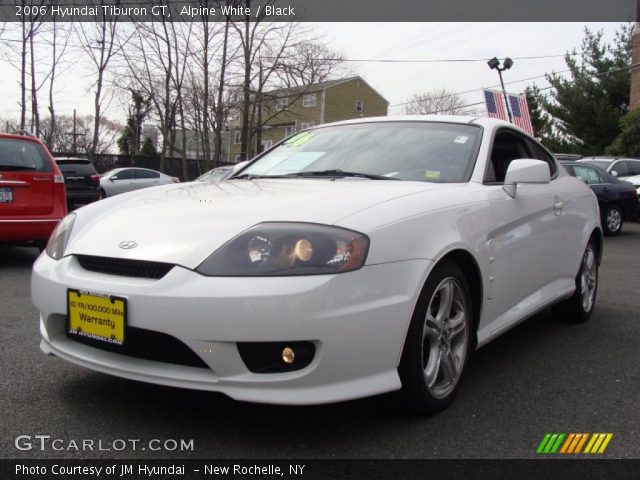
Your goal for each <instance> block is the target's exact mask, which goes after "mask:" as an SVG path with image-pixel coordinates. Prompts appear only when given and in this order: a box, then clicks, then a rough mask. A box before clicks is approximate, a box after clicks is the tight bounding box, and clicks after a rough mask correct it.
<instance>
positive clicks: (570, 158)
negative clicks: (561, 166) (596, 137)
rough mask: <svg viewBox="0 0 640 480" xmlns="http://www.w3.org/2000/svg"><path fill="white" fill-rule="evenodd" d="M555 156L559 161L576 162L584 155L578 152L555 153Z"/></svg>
mask: <svg viewBox="0 0 640 480" xmlns="http://www.w3.org/2000/svg"><path fill="white" fill-rule="evenodd" d="M553 156H554V157H556V160H558V161H559V162H565V161H567V162H575V161H576V160H580V159H581V158H582V155H580V154H577V153H554V154H553Z"/></svg>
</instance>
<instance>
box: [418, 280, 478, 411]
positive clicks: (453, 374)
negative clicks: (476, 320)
mask: <svg viewBox="0 0 640 480" xmlns="http://www.w3.org/2000/svg"><path fill="white" fill-rule="evenodd" d="M468 316H469V307H468V305H467V299H466V297H465V295H464V293H463V290H462V286H461V285H460V283H459V282H458V280H456V279H455V278H453V277H447V278H445V279H444V280H442V281H441V282H440V284H439V285H438V287H437V288H436V289H435V291H434V293H433V295H432V297H431V299H430V300H429V306H428V308H427V314H426V318H425V323H424V328H423V335H422V364H423V369H424V379H425V383H426V386H427V388H428V389H429V391H430V393H431V394H432V395H433V396H434V397H436V398H444V397H446V396H447V395H449V394H450V393H451V391H452V390H453V389H454V388H455V386H456V384H457V383H458V380H459V378H460V374H461V373H462V368H463V366H464V363H465V360H466V356H467V349H468V343H469V342H468V335H469V331H468V330H469V328H468Z"/></svg>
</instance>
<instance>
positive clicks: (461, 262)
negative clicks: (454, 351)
mask: <svg viewBox="0 0 640 480" xmlns="http://www.w3.org/2000/svg"><path fill="white" fill-rule="evenodd" d="M444 262H452V263H455V264H456V265H457V266H458V267H460V268H461V269H462V271H463V273H464V274H465V276H466V278H467V284H468V286H469V290H470V292H469V293H470V294H471V304H472V306H473V325H472V328H471V332H472V334H473V335H472V338H471V342H472V344H471V351H473V350H474V349H475V348H476V345H477V343H478V335H477V334H478V325H479V324H480V318H481V312H482V307H483V304H482V298H483V297H482V295H483V291H484V289H483V280H482V272H481V270H480V265H479V264H478V261H477V260H476V258H475V257H474V256H473V254H472V253H471V252H469V250H467V249H465V248H462V247H460V246H456V247H454V248H453V249H451V250H448V251H446V252H444V253H443V254H442V255H440V256H439V258H438V259H437V260H435V261H434V262H433V264H432V265H431V267H430V268H429V271H428V273H427V275H426V276H425V278H424V280H423V282H422V285H421V286H420V290H419V293H418V296H417V299H416V302H417V301H418V300H419V299H420V297H421V295H422V292H423V290H424V288H425V286H426V284H427V282H428V281H429V278H430V277H431V274H432V272H433V271H434V270H435V269H436V268H437V267H438V266H439V265H441V264H442V263H444ZM416 308H418V303H415V304H414V306H413V310H412V316H413V312H415V309H416ZM410 323H411V322H409V324H410ZM409 324H407V330H406V332H405V338H404V342H403V345H402V349H401V350H400V357H401V356H402V352H403V351H404V345H405V343H406V341H407V334H408V331H409ZM400 357H399V358H398V361H400Z"/></svg>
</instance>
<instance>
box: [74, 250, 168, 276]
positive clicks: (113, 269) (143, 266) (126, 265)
mask: <svg viewBox="0 0 640 480" xmlns="http://www.w3.org/2000/svg"><path fill="white" fill-rule="evenodd" d="M76 258H77V259H78V262H79V263H80V265H81V266H82V268H84V269H85V270H89V271H91V272H98V273H107V274H109V275H120V276H123V277H139V278H156V279H157V278H162V277H164V276H165V275H166V274H167V273H169V271H170V270H171V269H172V268H173V267H175V265H172V264H171V263H160V262H147V261H144V260H128V259H123V258H109V257H93V256H90V255H76Z"/></svg>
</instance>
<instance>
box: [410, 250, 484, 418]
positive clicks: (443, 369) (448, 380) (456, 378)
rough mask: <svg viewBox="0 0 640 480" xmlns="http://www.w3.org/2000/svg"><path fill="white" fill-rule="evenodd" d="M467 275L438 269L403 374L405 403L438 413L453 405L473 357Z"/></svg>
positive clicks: (449, 265)
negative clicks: (470, 356) (461, 380)
mask: <svg viewBox="0 0 640 480" xmlns="http://www.w3.org/2000/svg"><path fill="white" fill-rule="evenodd" d="M469 292H470V291H469V287H468V284H467V280H466V278H465V275H464V273H463V272H462V270H461V269H460V267H459V266H458V265H457V264H455V263H453V262H447V261H445V262H443V263H441V264H440V265H438V266H436V267H435V269H434V270H433V272H431V274H430V275H429V278H428V279H427V281H426V282H425V285H424V287H423V289H422V292H421V293H420V297H419V299H418V303H417V305H416V309H415V311H414V313H413V316H412V319H411V324H410V325H409V331H408V332H407V338H406V340H405V345H404V350H403V352H402V359H401V361H400V367H399V369H398V373H399V374H400V379H401V381H402V391H401V394H402V396H403V398H404V403H405V405H406V406H407V407H408V408H409V409H411V410H413V411H417V412H420V413H435V412H438V411H440V410H443V409H445V408H446V407H447V406H449V404H450V403H451V402H452V401H453V398H454V397H455V394H456V392H457V391H458V387H459V384H460V378H461V377H462V374H463V372H464V370H465V368H466V365H467V361H468V358H469V354H470V353H471V352H470V350H471V338H472V336H473V335H472V332H471V328H472V325H473V318H474V312H473V304H472V302H471V295H470V293H469Z"/></svg>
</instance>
